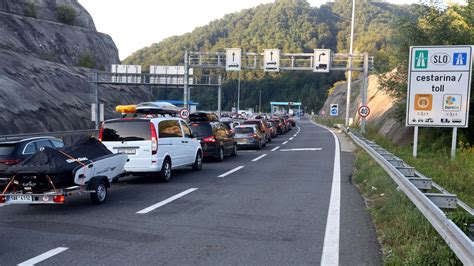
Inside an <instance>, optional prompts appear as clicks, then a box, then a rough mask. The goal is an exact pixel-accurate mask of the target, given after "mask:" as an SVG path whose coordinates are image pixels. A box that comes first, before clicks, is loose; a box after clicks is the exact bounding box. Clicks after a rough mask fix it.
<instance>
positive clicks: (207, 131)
mask: <svg viewBox="0 0 474 266" xmlns="http://www.w3.org/2000/svg"><path fill="white" fill-rule="evenodd" d="M190 126H191V130H192V131H193V134H196V133H197V136H198V137H208V136H213V135H214V134H213V133H212V126H211V125H210V124H199V123H191V125H190Z"/></svg>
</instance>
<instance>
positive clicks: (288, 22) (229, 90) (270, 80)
mask: <svg viewBox="0 0 474 266" xmlns="http://www.w3.org/2000/svg"><path fill="white" fill-rule="evenodd" d="M351 2H352V1H351V0H337V1H335V2H333V3H328V4H325V5H323V6H321V7H320V8H316V7H311V6H310V5H309V3H307V2H306V1H305V0H276V1H275V3H271V4H265V5H260V6H257V7H255V8H251V9H246V10H242V11H240V12H237V13H233V14H228V15H226V16H224V17H223V18H222V19H219V20H215V21H213V22H211V23H209V24H208V25H206V26H203V27H198V28H196V29H195V30H194V31H192V32H191V33H187V34H184V35H181V36H173V37H170V38H167V39H165V40H163V41H162V42H160V43H155V44H153V45H151V46H150V47H147V48H144V49H141V50H139V51H137V52H135V53H134V54H132V55H131V56H130V57H128V58H127V59H126V60H125V61H124V63H127V64H140V65H143V66H144V69H147V68H148V66H150V65H152V64H154V65H157V64H158V65H182V64H183V56H184V51H185V50H186V49H189V50H193V51H223V50H224V48H228V47H241V48H242V49H243V51H248V52H262V50H263V49H264V48H279V49H281V50H282V51H284V52H312V51H313V49H315V48H330V49H332V50H333V51H335V52H347V51H348V46H349V32H350V16H351V14H350V12H351V9H350V7H351ZM411 9H412V7H410V6H396V5H392V4H388V3H377V2H374V3H373V2H371V1H368V0H365V1H358V6H357V14H356V17H357V20H356V29H357V30H356V35H355V36H356V45H355V49H356V50H357V51H360V52H369V53H370V54H371V55H378V54H381V55H383V53H385V52H386V49H387V47H388V46H389V44H390V43H391V42H392V36H393V30H392V25H394V23H393V22H394V21H395V20H396V19H397V18H398V17H407V18H410V17H411V16H413V15H411V14H413V12H412V11H411ZM378 57H379V56H377V58H378ZM380 58H383V56H380ZM376 66H377V69H379V70H386V68H387V67H388V64H387V62H384V61H382V62H377V64H376ZM243 75H244V79H245V80H246V81H245V82H243V83H242V98H241V108H246V107H255V105H256V104H257V101H258V94H259V91H260V90H261V91H262V103H263V104H264V107H265V108H264V110H265V111H268V110H269V105H268V103H269V101H302V102H303V105H304V106H306V107H307V108H308V109H307V110H308V111H310V110H311V109H314V110H317V109H319V108H320V107H321V105H322V104H323V102H324V100H325V97H326V92H327V90H328V89H329V88H330V87H331V86H332V85H333V84H334V82H336V81H338V80H341V79H344V75H343V73H341V72H339V73H331V74H326V75H322V74H313V73H301V72H299V73H297V72H291V73H280V74H276V75H275V74H272V75H269V74H265V73H263V72H258V73H257V72H252V73H250V72H247V73H243ZM234 79H235V75H228V76H227V78H226V80H225V84H224V86H223V90H224V93H223V96H224V98H223V108H224V110H230V108H231V107H232V106H233V105H234V103H235V102H236V98H237V92H236V87H237V86H236V82H235V80H234ZM156 93H157V99H181V98H182V91H181V90H171V89H170V90H166V89H162V90H157V91H156ZM191 98H192V100H195V101H198V102H200V103H201V106H200V108H202V109H215V108H216V105H217V100H216V92H215V91H214V90H213V89H195V90H193V92H192V93H191Z"/></svg>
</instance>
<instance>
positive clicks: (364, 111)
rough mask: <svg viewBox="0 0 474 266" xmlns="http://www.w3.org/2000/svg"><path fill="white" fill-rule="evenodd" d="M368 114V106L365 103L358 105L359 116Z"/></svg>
mask: <svg viewBox="0 0 474 266" xmlns="http://www.w3.org/2000/svg"><path fill="white" fill-rule="evenodd" d="M369 114H370V108H369V107H368V106H367V105H362V106H361V107H359V115H360V116H361V117H367V116H368V115H369Z"/></svg>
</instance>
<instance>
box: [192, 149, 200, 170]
mask: <svg viewBox="0 0 474 266" xmlns="http://www.w3.org/2000/svg"><path fill="white" fill-rule="evenodd" d="M201 169H202V153H201V152H200V151H198V153H197V154H196V159H195V160H194V164H193V170H194V171H200V170H201Z"/></svg>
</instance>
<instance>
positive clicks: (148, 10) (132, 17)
mask: <svg viewBox="0 0 474 266" xmlns="http://www.w3.org/2000/svg"><path fill="white" fill-rule="evenodd" d="M79 2H80V3H81V4H82V5H83V6H84V7H85V8H86V9H87V11H89V13H90V14H91V15H92V17H93V18H94V22H95V25H96V27H97V30H98V31H100V32H103V33H107V34H109V35H110V36H112V38H113V40H114V42H115V44H116V45H117V47H118V49H119V54H120V59H125V58H126V57H127V56H129V55H130V54H132V53H133V52H135V51H137V50H138V49H141V48H143V47H147V46H150V45H151V44H152V43H156V42H159V41H161V40H163V39H165V38H167V37H170V36H174V35H181V34H183V33H186V32H190V31H192V30H193V29H194V28H195V27H198V26H204V25H206V24H208V23H209V22H210V21H212V20H215V19H219V18H222V17H223V16H224V15H225V14H229V13H233V12H236V11H239V10H242V9H245V8H251V7H255V6H257V5H259V4H265V3H271V2H273V0H197V1H194V0H160V1H157V0H133V1H131V0H79ZM308 2H309V3H310V4H311V5H312V6H319V5H321V4H322V3H325V2H326V1H325V0H309V1H308ZM389 2H392V3H396V4H405V3H415V2H417V0H390V1H389ZM356 7H357V4H356ZM348 8H350V7H348Z"/></svg>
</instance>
